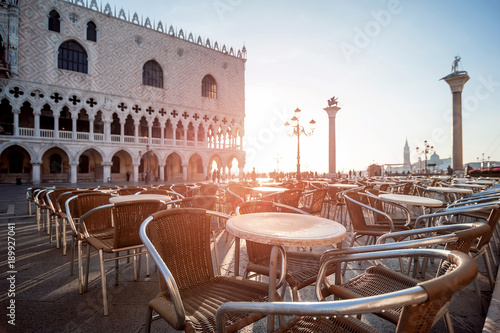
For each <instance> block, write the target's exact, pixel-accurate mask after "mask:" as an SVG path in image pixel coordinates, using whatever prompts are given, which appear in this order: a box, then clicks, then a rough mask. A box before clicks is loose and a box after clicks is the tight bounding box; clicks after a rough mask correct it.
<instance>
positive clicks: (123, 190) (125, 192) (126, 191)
mask: <svg viewBox="0 0 500 333" xmlns="http://www.w3.org/2000/svg"><path fill="white" fill-rule="evenodd" d="M145 189H146V188H145V187H141V186H130V187H124V188H120V189H118V190H117V191H116V194H118V195H131V194H136V193H137V192H140V191H144V190H145Z"/></svg>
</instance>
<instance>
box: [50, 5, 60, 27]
mask: <svg viewBox="0 0 500 333" xmlns="http://www.w3.org/2000/svg"><path fill="white" fill-rule="evenodd" d="M49 30H51V31H55V32H61V16H60V15H59V13H58V12H57V11H56V10H52V11H51V12H50V13H49Z"/></svg>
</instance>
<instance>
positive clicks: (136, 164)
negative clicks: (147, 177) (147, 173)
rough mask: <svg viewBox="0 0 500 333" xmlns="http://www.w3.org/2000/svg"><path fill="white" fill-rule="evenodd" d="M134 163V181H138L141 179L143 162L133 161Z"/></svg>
mask: <svg viewBox="0 0 500 333" xmlns="http://www.w3.org/2000/svg"><path fill="white" fill-rule="evenodd" d="M132 165H133V167H134V175H133V176H134V183H137V182H138V181H139V166H140V165H141V162H140V161H139V162H136V163H132Z"/></svg>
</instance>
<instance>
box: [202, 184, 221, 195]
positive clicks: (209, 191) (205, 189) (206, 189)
mask: <svg viewBox="0 0 500 333" xmlns="http://www.w3.org/2000/svg"><path fill="white" fill-rule="evenodd" d="M217 191H219V185H217V184H201V185H200V194H201V195H217Z"/></svg>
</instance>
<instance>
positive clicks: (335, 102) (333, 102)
mask: <svg viewBox="0 0 500 333" xmlns="http://www.w3.org/2000/svg"><path fill="white" fill-rule="evenodd" d="M337 105H338V100H337V97H335V96H333V97H332V98H330V99H329V100H328V107H332V106H337Z"/></svg>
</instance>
